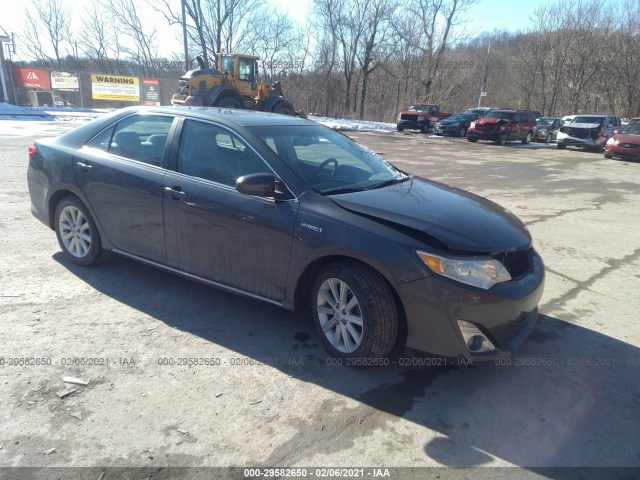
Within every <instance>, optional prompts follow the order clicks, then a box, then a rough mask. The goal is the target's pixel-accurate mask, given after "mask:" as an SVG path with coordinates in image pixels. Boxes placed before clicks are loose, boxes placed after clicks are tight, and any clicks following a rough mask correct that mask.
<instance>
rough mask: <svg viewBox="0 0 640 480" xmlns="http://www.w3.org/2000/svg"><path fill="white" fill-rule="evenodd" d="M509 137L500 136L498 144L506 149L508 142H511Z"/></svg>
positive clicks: (505, 135)
mask: <svg viewBox="0 0 640 480" xmlns="http://www.w3.org/2000/svg"><path fill="white" fill-rule="evenodd" d="M508 137H509V135H507V134H506V133H505V134H503V135H500V138H498V143H499V144H500V145H501V146H503V147H504V146H505V145H506V144H507V141H508V140H509V138H508Z"/></svg>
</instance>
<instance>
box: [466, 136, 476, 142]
mask: <svg viewBox="0 0 640 480" xmlns="http://www.w3.org/2000/svg"><path fill="white" fill-rule="evenodd" d="M467 141H469V142H474V143H475V142H477V141H478V138H477V137H467Z"/></svg>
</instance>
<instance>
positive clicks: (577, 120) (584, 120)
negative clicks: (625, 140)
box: [571, 117, 604, 125]
mask: <svg viewBox="0 0 640 480" xmlns="http://www.w3.org/2000/svg"><path fill="white" fill-rule="evenodd" d="M571 123H597V124H598V125H604V117H576V118H574V119H573V120H572V122H571Z"/></svg>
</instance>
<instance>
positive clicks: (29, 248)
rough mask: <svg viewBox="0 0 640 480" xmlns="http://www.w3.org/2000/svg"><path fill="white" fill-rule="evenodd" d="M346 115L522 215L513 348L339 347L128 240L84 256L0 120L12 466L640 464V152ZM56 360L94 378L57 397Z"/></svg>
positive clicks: (7, 446)
mask: <svg viewBox="0 0 640 480" xmlns="http://www.w3.org/2000/svg"><path fill="white" fill-rule="evenodd" d="M27 123H33V125H34V126H36V125H37V122H26V123H25V126H24V127H21V128H23V130H24V129H28V128H29V126H27ZM33 128H35V127H33ZM64 128H66V126H64V125H63V126H56V128H50V129H48V130H47V131H46V132H45V133H48V134H50V133H55V132H56V131H59V130H61V129H64ZM11 131H12V132H13V130H11ZM39 131H40V132H43V130H42V129H40V130H39ZM0 132H3V130H0ZM349 135H350V136H351V137H353V138H355V139H356V140H358V141H360V142H361V143H363V144H365V145H367V146H368V147H370V148H372V149H373V150H375V151H377V152H379V153H380V154H381V155H382V156H383V157H385V158H386V159H388V160H389V161H392V162H393V163H394V164H395V165H396V166H398V167H399V168H401V169H403V170H405V171H407V172H410V173H413V174H418V175H422V176H425V177H428V178H431V179H434V180H437V181H441V182H444V183H447V184H450V185H453V186H456V187H460V188H463V189H466V190H470V191H472V192H474V193H477V194H479V195H482V196H485V197H488V198H489V199H491V200H494V201H496V202H498V203H499V204H501V205H503V206H504V207H506V208H508V209H509V210H511V211H512V212H514V213H515V214H516V215H518V216H519V217H520V218H521V219H523V220H524V221H525V222H526V223H527V225H528V226H529V229H530V231H531V233H532V236H533V238H534V242H535V243H534V244H535V247H536V248H537V249H538V251H539V252H540V253H541V255H542V257H543V259H544V260H545V263H546V267H547V282H546V288H545V294H544V297H543V300H542V304H541V313H542V315H541V318H540V321H539V325H538V326H537V328H536V330H535V331H534V332H533V334H532V335H531V337H530V339H529V340H528V341H527V342H526V343H525V344H524V345H523V347H522V349H521V350H520V351H519V352H518V355H517V356H516V357H515V358H513V359H512V360H511V361H510V362H503V364H495V363H489V364H477V365H473V366H463V365H461V366H452V367H446V368H445V367H431V368H408V367H406V366H400V365H397V364H396V365H392V366H389V367H384V368H371V369H350V368H347V367H340V366H335V365H330V363H331V361H330V359H329V358H327V356H326V353H325V351H324V349H323V348H322V346H321V343H320V339H319V338H318V337H317V335H316V333H315V331H314V329H313V327H312V325H311V322H310V320H309V318H307V317H306V316H305V315H300V316H297V315H295V314H293V313H288V312H285V311H282V310H280V309H278V308H275V307H272V306H270V305H266V304H263V303H259V302H257V301H253V300H248V299H246V298H241V297H238V296H234V295H231V294H227V293H224V292H221V291H218V290H215V289H212V288H209V287H206V286H203V285H200V284H197V283H193V282H191V281H188V280H185V279H182V278H179V277H176V276H173V275H171V274H168V273H164V272H161V271H157V270H154V269H152V268H149V267H146V266H143V265H140V264H138V263H135V262H132V261H129V260H127V259H123V258H114V259H113V260H112V261H111V262H109V263H107V264H104V265H101V266H98V267H95V268H89V269H87V268H81V267H77V266H74V265H72V264H70V263H69V262H67V261H66V260H65V258H64V257H63V255H62V254H61V252H60V250H59V247H58V245H57V243H56V239H55V235H54V233H53V232H52V231H50V230H49V229H47V228H46V227H45V226H44V225H42V224H40V223H39V222H38V221H36V220H35V219H34V218H33V217H32V216H31V213H30V210H29V197H28V193H27V185H26V164H27V147H28V145H30V144H31V142H32V141H33V137H32V136H31V135H29V134H28V133H25V131H23V132H22V133H20V134H15V133H11V134H6V133H5V134H3V133H0V149H1V151H2V160H1V161H0V178H2V179H3V189H2V190H0V233H1V235H0V265H2V268H1V270H0V318H1V320H0V333H1V338H2V342H1V347H0V349H1V351H0V363H1V364H2V365H1V366H0V386H1V388H0V404H1V405H3V408H2V409H1V410H0V466H3V467H26V466H121V467H122V466H139V467H158V466H162V467H167V466H171V467H180V466H198V467H209V466H223V467H224V466H261V467H266V466H273V467H276V466H277V467H295V466H300V467H302V466H304V467H318V466H324V467H348V466H355V467H363V466H366V467H382V466H384V467H405V466H410V467H424V466H426V467H434V466H449V467H480V466H485V467H486V466H490V467H502V466H518V467H522V468H523V470H522V471H521V472H522V473H523V475H525V474H528V475H530V476H529V477H527V478H547V476H543V473H540V472H538V473H535V472H536V471H537V469H538V468H540V467H579V466H592V467H640V428H638V426H639V425H640V322H638V311H640V297H639V296H638V293H637V292H638V291H640V274H639V273H638V272H639V271H640V229H639V228H638V213H637V212H638V211H639V207H640V195H639V193H640V164H635V163H630V162H622V161H616V160H605V159H604V158H603V157H602V155H600V154H595V153H590V152H584V151H580V150H571V149H569V150H563V151H559V150H557V149H556V148H555V146H554V145H550V146H547V145H542V144H532V145H527V146H525V145H521V144H515V143H514V144H511V145H509V146H506V147H500V146H497V145H493V144H488V143H483V142H479V143H478V144H471V143H469V142H466V141H465V140H464V139H456V138H436V137H431V136H426V135H422V134H418V133H362V132H359V133H349ZM20 359H26V360H20ZM189 359H197V361H198V363H207V364H205V365H190V364H189V363H190V360H189ZM203 359H206V361H205V360H203ZM25 361H26V362H27V363H29V365H20V363H24V362H25ZM191 361H192V360H191ZM15 363H18V365H14V364H15ZM63 376H73V377H79V378H81V379H83V380H87V381H89V384H88V385H87V386H75V388H76V391H75V392H73V393H71V394H70V395H69V396H66V397H65V398H59V396H58V395H57V394H58V393H61V391H62V390H64V389H65V388H66V387H68V386H69V385H67V386H65V383H63V381H62V377H63ZM52 448H55V452H53V453H50V454H49V455H46V454H44V453H43V452H45V451H47V450H50V449H52ZM505 475H507V474H505ZM508 475H509V478H516V477H513V475H512V474H511V473H509V474H508ZM538 475H541V476H538ZM497 477H498V475H497V474H492V475H491V478H497ZM442 478H449V477H442ZM523 478H524V477H523ZM548 478H561V477H560V476H558V475H556V474H553V473H549V474H548Z"/></svg>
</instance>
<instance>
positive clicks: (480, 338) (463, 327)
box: [458, 320, 496, 353]
mask: <svg viewBox="0 0 640 480" xmlns="http://www.w3.org/2000/svg"><path fill="white" fill-rule="evenodd" d="M458 328H459V329H460V333H461V334H462V338H463V339H464V343H465V345H466V346H467V349H468V350H469V352H471V353H484V352H491V351H493V350H495V349H496V347H495V346H494V345H493V343H491V340H489V339H488V338H487V337H486V336H485V335H484V334H483V333H482V332H481V331H480V330H479V329H478V327H476V326H475V325H474V324H473V323H471V322H467V321H464V320H458Z"/></svg>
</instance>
